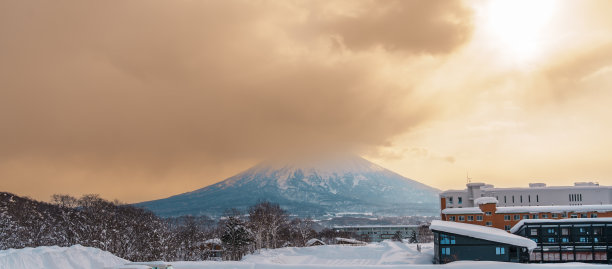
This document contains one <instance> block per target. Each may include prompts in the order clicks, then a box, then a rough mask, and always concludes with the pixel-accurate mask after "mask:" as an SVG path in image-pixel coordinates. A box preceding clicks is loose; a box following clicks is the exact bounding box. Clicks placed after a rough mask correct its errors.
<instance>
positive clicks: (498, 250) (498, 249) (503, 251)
mask: <svg viewBox="0 0 612 269" xmlns="http://www.w3.org/2000/svg"><path fill="white" fill-rule="evenodd" d="M504 254H506V248H505V247H496V248H495V255H504Z"/></svg>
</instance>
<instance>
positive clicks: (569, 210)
mask: <svg viewBox="0 0 612 269" xmlns="http://www.w3.org/2000/svg"><path fill="white" fill-rule="evenodd" d="M442 201H444V198H442ZM475 204H476V205H477V206H475V207H464V208H444V209H442V211H441V214H440V217H441V219H442V220H445V221H454V222H460V223H468V224H476V225H481V226H488V227H493V228H498V229H503V230H506V231H509V230H510V229H511V228H512V227H513V226H514V225H516V224H517V223H519V222H520V221H521V220H527V219H577V218H582V219H584V218H602V217H612V205H610V204H605V205H580V206H569V205H565V206H505V207H504V206H502V207H498V206H497V200H496V199H495V198H493V197H483V198H478V199H475Z"/></svg>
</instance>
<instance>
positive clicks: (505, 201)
mask: <svg viewBox="0 0 612 269" xmlns="http://www.w3.org/2000/svg"><path fill="white" fill-rule="evenodd" d="M506 203H508V200H507V199H506V196H505V195H504V204H506Z"/></svg>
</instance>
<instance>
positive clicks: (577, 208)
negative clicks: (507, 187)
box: [495, 205, 612, 213]
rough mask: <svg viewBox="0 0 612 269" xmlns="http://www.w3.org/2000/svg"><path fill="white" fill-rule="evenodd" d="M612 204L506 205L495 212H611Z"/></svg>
mask: <svg viewBox="0 0 612 269" xmlns="http://www.w3.org/2000/svg"><path fill="white" fill-rule="evenodd" d="M610 211H612V205H551V206H505V207H498V208H497V210H496V211H495V213H541V212H551V213H556V212H559V213H560V212H610Z"/></svg>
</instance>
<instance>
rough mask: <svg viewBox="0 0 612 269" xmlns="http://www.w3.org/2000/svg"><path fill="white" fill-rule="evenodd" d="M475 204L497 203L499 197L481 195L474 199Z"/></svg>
mask: <svg viewBox="0 0 612 269" xmlns="http://www.w3.org/2000/svg"><path fill="white" fill-rule="evenodd" d="M474 204H477V205H483V204H497V199H496V198H495V197H480V198H476V199H475V200H474Z"/></svg>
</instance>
